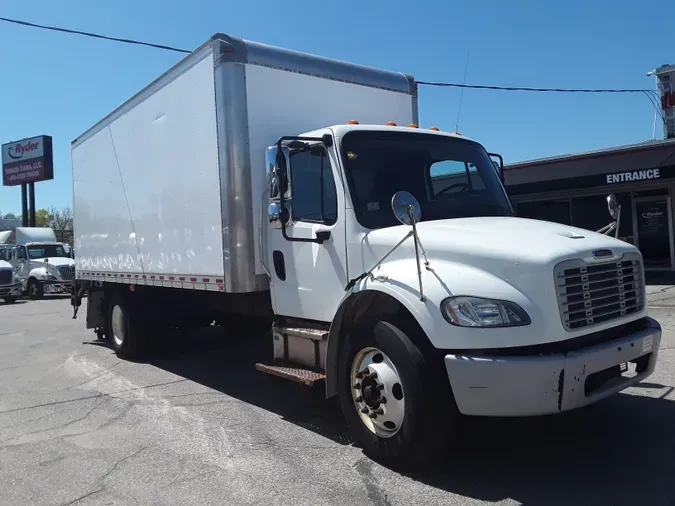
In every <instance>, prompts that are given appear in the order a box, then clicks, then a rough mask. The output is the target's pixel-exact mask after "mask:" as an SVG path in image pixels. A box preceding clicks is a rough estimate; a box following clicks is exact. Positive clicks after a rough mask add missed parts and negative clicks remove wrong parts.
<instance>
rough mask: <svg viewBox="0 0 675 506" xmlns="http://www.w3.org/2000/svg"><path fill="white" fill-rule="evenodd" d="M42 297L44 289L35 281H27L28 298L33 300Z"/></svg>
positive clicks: (32, 279)
mask: <svg viewBox="0 0 675 506" xmlns="http://www.w3.org/2000/svg"><path fill="white" fill-rule="evenodd" d="M43 295H44V287H43V286H42V283H40V282H39V281H38V280H37V279H35V278H31V279H29V280H28V296H29V297H30V298H31V299H33V300H37V299H41V298H42V296H43Z"/></svg>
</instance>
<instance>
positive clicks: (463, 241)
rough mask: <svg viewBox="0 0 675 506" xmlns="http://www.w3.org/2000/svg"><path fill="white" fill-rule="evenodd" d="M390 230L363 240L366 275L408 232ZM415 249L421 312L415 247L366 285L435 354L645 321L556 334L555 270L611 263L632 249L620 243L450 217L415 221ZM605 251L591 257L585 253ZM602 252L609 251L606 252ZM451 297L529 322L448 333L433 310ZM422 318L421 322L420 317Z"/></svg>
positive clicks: (560, 228) (500, 220)
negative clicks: (403, 306)
mask: <svg viewBox="0 0 675 506" xmlns="http://www.w3.org/2000/svg"><path fill="white" fill-rule="evenodd" d="M410 229H411V227H408V226H403V225H402V226H397V227H391V228H387V229H381V230H373V231H371V232H369V233H367V234H366V236H365V238H364V240H363V244H362V252H363V261H364V264H365V266H366V267H365V268H366V269H370V268H372V267H373V266H374V265H375V264H376V263H377V262H378V261H380V260H381V259H382V257H384V256H385V255H386V254H387V253H388V252H389V251H391V249H392V248H393V247H394V246H395V245H396V244H397V243H398V242H399V241H400V240H401V239H402V238H403V237H405V235H406V234H407V233H408V232H409V231H410ZM417 229H418V234H419V238H420V242H421V244H422V246H423V247H424V249H425V251H426V254H427V258H428V260H429V269H428V270H427V269H425V268H424V267H422V269H421V270H422V272H421V277H422V279H423V284H424V293H425V295H426V297H427V301H425V306H424V308H422V306H421V302H420V301H419V298H418V296H417V294H418V293H419V288H418V287H419V284H418V274H417V266H416V263H415V246H414V241H413V240H412V238H410V239H408V240H407V241H406V242H405V243H403V245H401V246H400V247H399V248H398V249H397V250H396V251H395V252H394V253H392V254H391V255H390V256H389V257H387V259H386V260H385V261H384V262H383V263H382V268H381V269H377V270H376V271H375V272H374V274H375V275H376V278H375V279H374V280H373V281H372V283H373V284H374V285H378V286H379V287H380V289H381V290H385V291H389V292H390V293H392V294H393V293H394V292H395V293H396V296H397V297H399V298H401V300H405V301H407V304H408V306H409V308H411V309H412V311H413V312H415V311H417V313H418V314H420V315H423V316H420V318H421V320H420V321H422V324H423V328H425V331H426V332H427V335H429V336H430V339H431V340H432V343H433V344H434V345H435V346H436V347H437V348H439V349H462V348H474V349H483V348H500V347H509V346H529V345H534V344H542V343H547V342H554V341H562V340H565V339H570V338H573V337H577V336H580V335H583V334H588V333H590V332H599V331H602V330H604V329H606V328H609V327H611V326H614V325H618V324H620V323H625V322H627V321H629V320H630V319H635V318H636V317H641V316H643V315H644V314H645V310H644V309H643V310H642V311H640V313H632V314H631V315H628V316H626V317H625V318H616V319H612V320H608V321H606V322H603V323H599V324H597V325H592V326H589V327H583V328H580V329H578V330H574V331H569V330H566V329H565V328H564V325H563V318H562V315H561V313H560V308H559V304H558V295H557V290H556V284H557V283H556V278H555V267H556V266H557V265H558V264H559V263H560V262H562V261H565V260H572V259H582V260H584V261H586V262H590V263H593V262H613V261H617V259H618V258H620V257H621V256H623V255H624V254H626V253H632V254H635V253H638V255H639V252H638V250H637V249H636V248H635V247H634V246H632V245H631V244H628V243H626V242H623V241H619V240H617V239H614V238H612V237H609V236H606V235H601V234H597V233H595V232H591V231H588V230H583V229H579V228H574V227H569V226H566V225H560V224H557V223H551V222H545V221H537V220H529V219H525V218H515V217H484V218H457V219H453V220H444V221H435V222H422V223H419V224H418V225H417ZM598 250H605V251H604V252H603V253H604V254H603V255H602V256H600V257H598V258H595V257H594V255H593V252H597V251H598ZM607 250H609V251H607ZM452 295H467V296H475V297H485V298H496V299H501V300H508V301H512V302H514V303H516V304H518V305H519V306H520V307H521V308H522V309H524V310H525V311H526V312H527V313H528V315H529V316H530V318H531V320H532V322H531V324H530V325H529V326H528V327H527V328H520V327H513V328H503V329H498V330H494V331H493V329H486V330H481V331H476V329H463V328H457V327H454V328H453V329H452V331H451V332H450V331H447V332H439V331H438V329H445V328H448V323H447V322H446V321H445V320H444V319H443V317H442V314H441V311H440V310H439V309H438V308H439V304H441V302H442V300H443V299H445V298H446V297H448V296H452ZM424 315H425V316H424Z"/></svg>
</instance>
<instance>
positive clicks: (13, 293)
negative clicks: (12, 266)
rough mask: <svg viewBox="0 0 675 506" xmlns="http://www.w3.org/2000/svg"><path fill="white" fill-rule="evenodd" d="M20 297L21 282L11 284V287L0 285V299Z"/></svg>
mask: <svg viewBox="0 0 675 506" xmlns="http://www.w3.org/2000/svg"><path fill="white" fill-rule="evenodd" d="M20 296H21V281H18V282H16V283H12V284H11V285H0V297H20Z"/></svg>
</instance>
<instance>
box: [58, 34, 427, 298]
mask: <svg viewBox="0 0 675 506" xmlns="http://www.w3.org/2000/svg"><path fill="white" fill-rule="evenodd" d="M350 119H357V120H359V121H360V122H361V123H375V124H384V123H386V122H387V121H389V120H392V121H395V122H397V123H398V124H402V125H407V124H409V123H411V122H414V123H416V122H417V87H416V84H415V82H414V80H413V79H412V78H411V77H409V76H406V75H404V74H400V73H395V72H387V71H383V70H379V69H373V68H368V67H364V66H360V65H354V64H349V63H343V62H338V61H335V60H329V59H326V58H322V57H318V56H313V55H308V54H304V53H299V52H295V51H289V50H285V49H279V48H273V47H269V46H265V45H263V44H258V43H254V42H249V41H244V40H241V39H238V38H234V37H230V36H227V35H223V34H217V35H214V36H213V37H212V38H211V39H209V40H208V41H207V42H206V43H204V44H203V45H202V46H201V47H200V48H198V49H197V50H195V51H194V52H193V53H191V54H190V55H188V56H187V57H186V58H184V59H183V60H182V61H181V62H179V63H178V64H177V65H176V66H175V67H173V68H172V69H171V70H169V71H168V72H167V73H165V74H164V75H162V76H161V77H159V78H158V79H157V80H155V81H154V82H153V83H151V84H150V85H149V86H147V87H146V88H145V89H143V90H142V91H141V92H140V93H138V94H137V95H135V96H134V97H132V98H131V99H129V100H128V101H127V102H126V103H124V104H122V105H121V106H120V107H119V108H117V109H116V110H115V111H114V112H112V113H111V114H110V115H108V116H107V117H105V118H104V119H103V120H101V121H100V122H99V123H97V124H96V125H94V126H93V127H92V128H91V129H89V130H88V131H87V132H85V133H84V134H82V135H81V136H80V137H78V138H77V139H75V140H74V141H73V142H72V147H71V151H72V153H71V156H72V172H73V213H74V229H75V249H76V251H77V256H76V269H77V277H78V278H79V279H90V280H105V281H117V282H126V283H144V284H152V285H158V286H172V287H180V288H191V289H202V290H217V291H225V292H252V291H257V290H264V289H266V288H267V287H268V280H267V276H266V275H265V271H264V269H263V267H262V265H261V263H260V244H259V228H260V220H261V211H262V195H263V191H264V186H265V149H266V147H267V146H269V145H271V144H273V143H274V142H275V141H276V140H277V139H278V138H279V137H281V136H282V135H298V134H301V133H303V132H306V131H311V130H314V129H317V128H322V127H327V126H330V125H332V124H345V123H347V122H348V121H349V120H350Z"/></svg>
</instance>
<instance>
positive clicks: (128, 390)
mask: <svg viewBox="0 0 675 506" xmlns="http://www.w3.org/2000/svg"><path fill="white" fill-rule="evenodd" d="M184 381H188V380H187V379H185V378H183V379H179V380H174V381H167V382H164V383H155V384H152V385H147V386H140V387H135V388H125V389H124V390H117V391H116V392H107V393H104V392H99V393H97V394H94V395H88V396H86V397H78V398H76V399H68V400H65V401H54V402H45V403H42V404H34V405H32V406H24V407H22V408H13V409H6V410H4V411H0V415H4V414H5V413H15V412H17V411H24V410H28V409H37V408H44V407H48V406H56V405H58V404H67V403H70V402H79V401H87V400H89V399H97V398H99V397H111V398H113V399H117V400H120V401H125V400H126V399H121V398H119V397H114V396H115V395H118V394H125V393H128V392H134V391H137V390H144V389H147V388H156V387H163V386H166V385H173V384H176V383H181V382H184Z"/></svg>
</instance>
